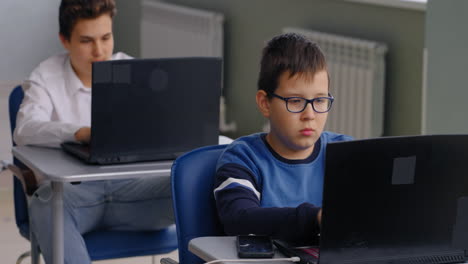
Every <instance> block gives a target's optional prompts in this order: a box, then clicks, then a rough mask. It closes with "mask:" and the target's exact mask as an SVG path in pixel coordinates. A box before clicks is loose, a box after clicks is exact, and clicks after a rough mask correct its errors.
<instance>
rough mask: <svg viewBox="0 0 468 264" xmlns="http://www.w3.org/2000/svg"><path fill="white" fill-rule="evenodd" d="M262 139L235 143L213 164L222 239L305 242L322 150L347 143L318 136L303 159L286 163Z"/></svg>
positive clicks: (312, 231)
mask: <svg viewBox="0 0 468 264" xmlns="http://www.w3.org/2000/svg"><path fill="white" fill-rule="evenodd" d="M265 136H266V134H265V133H259V134H253V135H250V136H245V137H241V138H239V139H237V140H236V141H234V142H233V143H232V144H231V145H229V146H228V147H227V148H226V150H225V151H224V152H223V154H222V155H221V157H220V158H219V160H218V164H217V172H216V180H215V186H214V195H215V198H216V206H217V209H218V214H219V217H220V220H221V223H222V224H223V226H224V230H225V232H226V233H227V234H228V235H239V234H259V235H269V236H272V237H275V238H282V239H286V240H295V241H302V240H311V239H313V238H314V237H316V235H317V234H318V233H319V227H318V224H317V213H318V211H319V209H320V207H321V205H322V192H323V177H324V172H325V149H326V144H327V143H329V142H335V141H343V140H350V139H351V137H349V136H345V135H339V134H335V133H331V132H323V133H322V134H321V136H320V138H319V140H317V142H316V143H315V146H314V151H313V153H312V154H311V155H310V156H309V157H308V158H306V159H304V160H288V159H285V158H283V157H281V156H280V155H278V154H277V153H276V152H275V151H274V150H273V149H272V148H271V147H270V145H269V144H268V143H267V141H266V139H265Z"/></svg>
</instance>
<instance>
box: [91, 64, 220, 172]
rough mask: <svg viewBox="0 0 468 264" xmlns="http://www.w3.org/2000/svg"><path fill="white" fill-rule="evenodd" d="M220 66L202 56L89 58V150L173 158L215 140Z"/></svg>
mask: <svg viewBox="0 0 468 264" xmlns="http://www.w3.org/2000/svg"><path fill="white" fill-rule="evenodd" d="M221 68H222V61H221V59H220V58H207V57H204V58H165V59H133V60H115V61H104V62H98V63H94V64H93V85H92V111H91V112H92V114H91V115H92V116H91V123H92V124H91V129H92V132H91V151H92V153H91V155H95V156H99V157H101V161H103V160H104V161H105V160H106V159H109V160H113V159H114V160H117V159H118V160H120V161H124V162H129V161H138V160H154V159H173V158H175V157H177V156H178V155H180V154H182V153H183V152H186V151H189V150H191V149H193V148H197V147H201V146H205V145H213V144H217V141H218V134H219V129H218V127H219V98H220V93H221ZM100 163H101V162H100Z"/></svg>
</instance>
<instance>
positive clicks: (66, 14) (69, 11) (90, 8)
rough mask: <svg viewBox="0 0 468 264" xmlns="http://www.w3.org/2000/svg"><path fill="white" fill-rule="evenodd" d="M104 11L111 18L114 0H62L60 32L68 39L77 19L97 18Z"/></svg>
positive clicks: (113, 10)
mask: <svg viewBox="0 0 468 264" xmlns="http://www.w3.org/2000/svg"><path fill="white" fill-rule="evenodd" d="M106 13H108V14H109V15H110V17H111V18H113V17H114V16H115V14H116V13H117V8H116V5H115V0H62V2H61V3H60V8H59V27H60V34H61V35H63V36H64V37H65V38H66V39H67V40H70V37H71V32H72V31H73V27H74V26H75V25H76V23H77V22H78V20H79V19H83V18H84V19H90V18H97V17H99V16H101V15H103V14H106Z"/></svg>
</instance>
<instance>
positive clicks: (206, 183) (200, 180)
mask: <svg viewBox="0 0 468 264" xmlns="http://www.w3.org/2000/svg"><path fill="white" fill-rule="evenodd" d="M225 147H226V145H216V146H208V147H202V148H198V149H195V150H193V151H191V152H188V153H186V154H184V155H183V156H181V157H179V158H178V159H177V160H176V161H175V162H174V164H173V165H172V171H171V174H172V179H171V180H172V194H173V195H172V196H173V197H172V199H173V206H174V214H175V219H176V227H177V239H178V241H179V262H180V263H181V264H188V263H190V264H197V263H204V261H202V260H201V259H200V258H198V257H196V256H195V255H193V254H192V253H190V252H189V251H188V243H189V242H190V240H191V239H193V238H196V237H202V236H220V235H224V232H223V229H222V226H221V224H220V222H219V220H218V214H217V212H216V205H215V201H214V196H213V184H214V177H215V172H216V163H217V161H218V157H219V156H220V155H221V153H222V152H223V150H224V149H225Z"/></svg>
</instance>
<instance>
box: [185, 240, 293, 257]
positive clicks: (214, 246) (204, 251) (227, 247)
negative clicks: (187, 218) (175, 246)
mask: <svg viewBox="0 0 468 264" xmlns="http://www.w3.org/2000/svg"><path fill="white" fill-rule="evenodd" d="M188 249H189V251H190V252H192V253H193V254H195V255H197V256H198V257H199V258H201V259H203V260H205V261H211V260H215V259H238V258H239V257H237V249H236V237H234V236H218V237H197V238H194V239H192V240H190V242H189V245H188ZM273 258H285V256H284V255H283V254H281V253H280V252H278V250H277V249H276V248H275V255H274V256H273ZM268 260H269V259H265V261H261V262H255V263H256V264H267V263H272V262H269V261H268ZM229 263H238V264H245V262H244V263H242V262H229ZM273 263H275V264H292V263H294V262H292V261H275V262H273Z"/></svg>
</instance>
